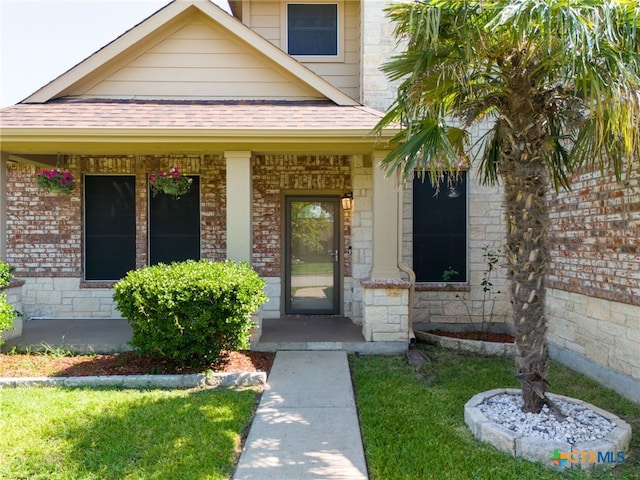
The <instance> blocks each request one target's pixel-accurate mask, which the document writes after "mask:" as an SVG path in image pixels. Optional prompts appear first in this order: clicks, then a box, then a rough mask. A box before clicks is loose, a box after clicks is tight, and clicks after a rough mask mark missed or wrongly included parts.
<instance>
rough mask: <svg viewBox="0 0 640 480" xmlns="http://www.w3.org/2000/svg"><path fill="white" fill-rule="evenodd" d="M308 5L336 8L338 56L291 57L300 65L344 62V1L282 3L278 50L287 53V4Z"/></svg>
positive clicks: (296, 0) (294, 0)
mask: <svg viewBox="0 0 640 480" xmlns="http://www.w3.org/2000/svg"><path fill="white" fill-rule="evenodd" d="M296 3H309V4H332V5H337V6H338V54H337V55H291V56H292V57H293V58H295V59H296V60H298V61H299V62H301V63H329V62H344V0H337V1H336V0H333V1H322V0H292V1H290V2H283V3H282V7H281V12H280V31H281V32H282V35H281V40H280V42H281V45H280V48H281V49H282V50H284V51H285V52H286V53H289V38H288V31H289V29H288V28H287V26H288V16H287V12H288V6H289V4H296Z"/></svg>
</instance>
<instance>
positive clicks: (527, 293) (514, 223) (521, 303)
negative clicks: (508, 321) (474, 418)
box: [500, 116, 549, 413]
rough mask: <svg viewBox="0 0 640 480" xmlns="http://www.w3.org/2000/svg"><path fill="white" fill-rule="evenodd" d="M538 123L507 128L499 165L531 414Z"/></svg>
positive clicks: (540, 323)
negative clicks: (516, 130) (519, 127)
mask: <svg viewBox="0 0 640 480" xmlns="http://www.w3.org/2000/svg"><path fill="white" fill-rule="evenodd" d="M520 118H521V119H522V117H520ZM531 118H532V116H530V117H529V119H528V121H529V122H531ZM543 125H544V123H543V122H539V123H538V122H533V124H532V123H529V126H528V127H526V128H522V129H519V133H516V132H514V131H513V130H512V132H511V133H512V135H510V136H509V135H508V138H509V139H510V141H509V142H508V143H509V144H510V145H509V146H508V147H507V148H505V150H504V152H505V153H506V155H505V157H503V163H502V164H501V167H500V175H501V178H502V180H503V185H504V195H505V197H504V199H505V214H506V222H507V235H506V245H505V256H506V259H507V262H508V265H509V267H508V272H509V278H510V280H511V300H512V306H513V322H514V326H515V337H516V345H517V348H518V353H517V355H516V366H517V368H518V378H519V379H520V380H521V383H522V397H523V400H524V408H523V410H524V411H525V412H533V413H539V412H540V410H541V409H542V406H543V405H544V403H545V396H544V395H545V390H546V388H545V387H546V380H545V377H546V373H547V351H546V345H545V333H546V320H545V314H544V308H545V291H546V288H545V274H546V269H547V264H548V252H547V247H546V238H547V230H548V225H549V210H548V205H547V198H546V194H547V188H548V179H547V170H546V165H545V163H544V161H543V160H542V158H541V157H540V155H539V154H538V152H540V151H541V148H542V143H541V139H542V138H544V133H543V132H542V130H544V126H543Z"/></svg>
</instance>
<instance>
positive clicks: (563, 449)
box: [464, 388, 631, 469]
mask: <svg viewBox="0 0 640 480" xmlns="http://www.w3.org/2000/svg"><path fill="white" fill-rule="evenodd" d="M519 392H520V390H519V389H516V388H497V389H494V390H487V391H486V392H482V393H478V394H477V395H474V396H473V397H471V399H470V400H469V401H468V402H467V403H466V404H465V406H464V422H465V423H466V424H467V426H468V427H469V428H470V429H471V431H472V432H473V435H474V436H475V437H476V438H477V439H478V440H480V441H482V442H488V443H490V444H492V445H493V446H494V447H496V448H497V449H498V450H500V451H502V452H506V453H510V454H511V455H513V456H514V457H522V458H525V459H527V460H530V461H534V462H541V463H543V464H545V465H547V466H556V467H557V468H561V469H566V468H571V467H575V466H580V467H582V468H583V469H591V468H594V467H604V466H608V467H614V466H616V465H617V462H618V460H619V458H618V457H617V454H618V452H625V453H626V452H628V451H629V445H630V443H631V426H630V425H629V424H628V423H627V422H625V421H624V420H622V419H621V418H619V417H617V416H616V415H614V414H612V413H610V412H607V411H606V410H603V409H601V408H598V407H596V406H595V405H591V404H590V403H587V402H583V401H582V400H579V399H576V398H571V397H565V396H563V395H556V394H552V393H548V394H547V395H548V396H549V398H551V399H552V400H553V399H562V400H565V401H569V402H573V403H578V404H582V405H583V406H585V407H586V408H588V409H589V410H591V411H593V412H595V413H598V414H599V415H602V416H603V417H605V418H606V419H607V420H609V421H611V422H613V423H615V425H616V426H615V427H614V429H613V430H612V431H611V432H609V434H608V435H606V436H605V437H603V438H600V439H597V440H593V441H590V442H582V443H578V444H575V445H571V444H570V443H567V442H561V441H557V440H544V439H541V438H534V437H527V436H525V435H521V434H517V433H514V432H511V431H509V430H507V429H506V428H502V427H501V426H499V425H498V424H496V423H495V422H493V421H491V420H489V419H488V418H487V417H486V416H485V415H484V414H483V413H482V411H481V410H480V408H479V405H481V404H482V403H484V401H485V399H487V398H490V397H493V396H495V395H500V394H503V393H507V394H510V395H513V394H516V393H519ZM556 451H557V452H558V461H557V465H556V464H554V463H553V462H551V457H552V456H555V453H556ZM593 452H596V454H595V455H591V454H592V453H593ZM597 452H601V453H602V455H598V453H597ZM562 455H564V457H562V459H561V456H562ZM561 460H566V461H564V462H563V461H561ZM600 460H609V461H602V462H601V461H600Z"/></svg>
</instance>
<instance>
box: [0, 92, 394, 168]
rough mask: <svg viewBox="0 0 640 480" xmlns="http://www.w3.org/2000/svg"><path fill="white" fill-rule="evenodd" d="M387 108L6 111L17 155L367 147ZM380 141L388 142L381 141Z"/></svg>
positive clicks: (137, 106) (6, 138)
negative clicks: (382, 110) (381, 111)
mask: <svg viewBox="0 0 640 480" xmlns="http://www.w3.org/2000/svg"><path fill="white" fill-rule="evenodd" d="M381 116H382V113H380V112H378V111H376V110H373V109H371V108H367V107H363V106H360V105H357V106H339V105H336V104H334V103H333V102H317V101H315V102H314V101H305V102H262V101H223V102H207V101H188V102H185V101H140V100H130V101H128V100H124V101H111V100H90V101H88V100H81V101H79V100H75V101H74V100H72V99H63V100H57V101H53V102H48V103H44V104H18V105H15V106H12V107H7V108H4V109H2V110H1V111H0V128H1V134H0V135H1V137H0V138H1V141H2V150H3V151H5V152H9V153H13V154H23V155H26V154H46V153H51V152H59V153H63V154H122V153H129V154H131V153H143V152H144V153H200V152H203V151H206V152H211V151H223V150H232V149H233V150H251V151H254V152H292V153H293V152H315V153H323V152H332V153H343V154H355V153H367V152H370V151H371V150H372V149H373V148H374V147H376V146H377V145H378V144H381V142H382V143H386V142H385V140H386V139H388V138H389V137H388V136H387V134H393V133H395V132H385V135H384V136H383V137H382V138H379V137H377V136H374V135H373V134H372V133H371V132H372V130H373V128H374V126H375V125H376V124H377V122H378V121H379V120H380V118H381ZM380 146H383V145H382V144H381V145H380Z"/></svg>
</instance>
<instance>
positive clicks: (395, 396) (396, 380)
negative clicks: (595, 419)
mask: <svg viewBox="0 0 640 480" xmlns="http://www.w3.org/2000/svg"><path fill="white" fill-rule="evenodd" d="M419 348H421V349H424V351H425V353H426V354H427V356H428V357H429V358H430V359H431V360H432V362H431V363H428V364H425V365H423V366H420V367H416V368H414V367H411V366H409V365H407V362H406V359H405V358H404V357H359V358H357V357H355V356H351V357H350V364H351V368H352V376H353V380H354V388H355V391H356V398H357V404H358V414H359V417H360V427H361V431H362V436H363V442H364V447H365V454H366V458H367V463H368V467H369V475H370V479H371V480H400V479H402V480H413V479H416V478H420V479H421V480H422V479H424V480H427V479H437V480H440V479H470V480H475V479H490V480H499V479H503V480H512V479H519V480H521V479H531V480H534V479H535V480H541V479H549V480H550V479H572V480H574V479H576V480H577V479H625V480H631V479H639V478H640V463H639V460H638V459H639V457H640V435H639V434H638V432H640V406H639V405H636V404H633V403H632V402H628V401H625V400H624V399H622V398H621V397H620V396H619V395H617V394H615V393H614V392H611V391H610V390H608V389H606V388H603V387H601V386H599V385H598V384H596V383H595V382H593V381H591V380H590V379H588V378H586V377H584V376H582V375H579V374H577V373H575V372H573V371H571V370H570V369H568V368H566V367H563V366H562V365H559V364H557V363H555V362H551V367H550V372H549V373H550V375H549V380H550V382H551V386H550V387H549V391H550V392H553V393H558V394H561V395H568V396H570V397H574V398H580V399H582V400H585V401H587V402H589V403H592V404H594V405H597V406H599V407H601V408H604V409H605V410H608V411H611V412H613V413H615V414H616V415H618V416H620V417H621V418H623V419H625V420H626V421H627V422H628V423H630V424H631V426H632V429H633V432H634V435H633V438H632V444H631V449H630V452H629V455H628V456H627V460H626V461H625V464H624V465H621V466H618V467H616V468H615V469H613V470H611V471H600V472H597V473H595V474H592V475H590V474H588V473H585V472H578V471H572V472H559V471H557V470H555V469H553V468H552V467H551V466H547V465H543V464H541V463H534V462H528V461H526V460H523V459H521V458H514V457H513V456H510V455H508V454H504V453H502V452H499V451H497V450H496V449H495V448H494V447H493V446H491V445H489V444H487V443H482V442H479V441H477V440H476V439H475V438H474V437H473V434H472V433H471V431H470V429H469V428H468V427H467V426H466V424H465V423H464V404H465V403H466V402H467V401H468V400H469V399H470V398H471V397H472V396H473V395H475V394H477V393H479V392H482V391H485V390H490V389H493V388H503V387H515V388H519V383H518V381H517V380H516V379H515V378H514V376H515V373H516V367H515V362H514V360H513V359H511V358H505V357H486V356H480V355H472V354H460V353H455V352H452V351H449V350H445V349H441V348H437V347H430V346H429V347H428V346H425V345H419ZM552 453H553V452H550V457H551V454H552Z"/></svg>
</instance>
